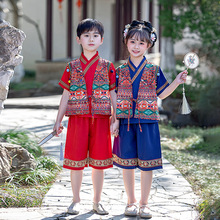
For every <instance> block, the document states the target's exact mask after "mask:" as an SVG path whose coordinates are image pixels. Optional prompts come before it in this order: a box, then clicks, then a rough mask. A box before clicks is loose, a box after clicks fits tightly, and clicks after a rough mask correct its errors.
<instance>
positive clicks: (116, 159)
mask: <svg viewBox="0 0 220 220" xmlns="http://www.w3.org/2000/svg"><path fill="white" fill-rule="evenodd" d="M113 161H114V162H116V163H117V164H119V165H122V166H126V167H129V166H137V165H138V159H137V158H132V159H122V158H120V157H118V156H117V155H115V154H113Z"/></svg>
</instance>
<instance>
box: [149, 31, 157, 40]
mask: <svg viewBox="0 0 220 220" xmlns="http://www.w3.org/2000/svg"><path fill="white" fill-rule="evenodd" d="M150 39H151V40H152V41H153V42H155V41H156V39H157V38H156V34H155V33H154V32H152V33H151V35H150Z"/></svg>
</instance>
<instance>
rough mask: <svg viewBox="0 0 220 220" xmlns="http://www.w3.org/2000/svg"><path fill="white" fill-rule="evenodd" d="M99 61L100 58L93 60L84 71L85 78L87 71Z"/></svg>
mask: <svg viewBox="0 0 220 220" xmlns="http://www.w3.org/2000/svg"><path fill="white" fill-rule="evenodd" d="M98 59H99V56H97V57H96V58H95V59H93V60H92V61H91V62H90V63H89V64H88V66H87V67H86V68H85V69H84V71H83V74H84V76H85V75H86V73H87V71H88V70H89V68H90V67H91V66H92V65H93V64H94V63H95V62H96V61H97V60H98Z"/></svg>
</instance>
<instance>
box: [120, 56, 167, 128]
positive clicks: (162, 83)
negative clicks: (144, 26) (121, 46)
mask: <svg viewBox="0 0 220 220" xmlns="http://www.w3.org/2000/svg"><path fill="white" fill-rule="evenodd" d="M145 60H146V58H145V57H143V59H142V61H141V62H140V64H139V65H138V67H136V66H135V65H134V64H133V63H132V61H131V59H130V57H129V63H130V65H128V67H129V71H130V76H131V78H133V77H134V75H135V74H136V72H137V71H138V70H139V68H140V67H141V65H142V64H143V62H144V61H145ZM143 70H144V67H143V68H142V70H141V71H140V73H139V75H138V77H137V78H136V79H135V80H134V82H133V84H132V92H133V98H134V99H137V97H138V90H139V84H140V80H141V76H142V74H143ZM156 82H157V84H156V86H157V91H159V92H157V96H159V95H160V94H161V93H162V92H163V91H164V90H165V89H166V88H167V87H168V86H169V83H168V82H167V80H166V78H165V76H164V74H163V72H162V70H161V69H160V68H159V72H158V73H157V80H156ZM117 87H118V76H117V75H116V88H117ZM116 90H117V89H116ZM135 107H136V102H134V101H133V114H134V112H135ZM139 122H140V123H156V122H158V121H157V120H149V119H140V121H139V119H138V118H134V115H133V116H132V117H131V118H130V122H129V123H130V124H134V123H139ZM120 123H121V124H128V119H127V118H122V119H120Z"/></svg>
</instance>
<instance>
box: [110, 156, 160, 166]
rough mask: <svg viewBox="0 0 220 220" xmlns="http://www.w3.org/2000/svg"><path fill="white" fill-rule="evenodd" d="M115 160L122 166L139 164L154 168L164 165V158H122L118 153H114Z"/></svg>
mask: <svg viewBox="0 0 220 220" xmlns="http://www.w3.org/2000/svg"><path fill="white" fill-rule="evenodd" d="M113 161H114V162H115V163H117V164H119V165H121V166H126V167H129V166H139V167H142V168H152V167H159V166H162V159H161V158H159V159H154V160H140V159H138V158H132V159H122V158H120V157H118V156H117V155H115V154H113Z"/></svg>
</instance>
